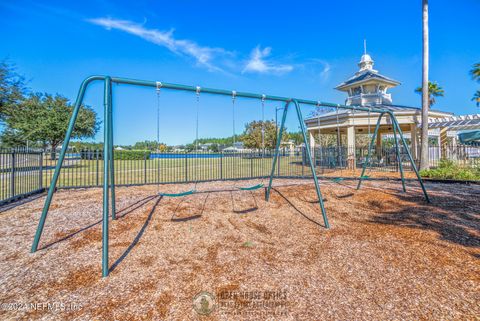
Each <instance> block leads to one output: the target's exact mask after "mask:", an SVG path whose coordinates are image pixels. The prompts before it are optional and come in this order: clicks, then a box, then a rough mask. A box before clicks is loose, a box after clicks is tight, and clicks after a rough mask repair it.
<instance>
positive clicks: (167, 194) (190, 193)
mask: <svg viewBox="0 0 480 321" xmlns="http://www.w3.org/2000/svg"><path fill="white" fill-rule="evenodd" d="M196 192H197V191H196V190H194V189H191V190H189V191H185V192H180V193H158V195H160V196H165V197H182V196H187V195H192V194H195V193H196Z"/></svg>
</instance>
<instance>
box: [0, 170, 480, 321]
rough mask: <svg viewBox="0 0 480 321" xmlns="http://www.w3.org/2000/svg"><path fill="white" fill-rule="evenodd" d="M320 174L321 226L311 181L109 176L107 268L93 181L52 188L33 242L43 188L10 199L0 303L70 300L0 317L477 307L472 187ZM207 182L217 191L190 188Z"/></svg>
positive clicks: (394, 314) (337, 314)
mask: <svg viewBox="0 0 480 321" xmlns="http://www.w3.org/2000/svg"><path fill="white" fill-rule="evenodd" d="M393 174H395V173H393ZM393 174H391V175H393ZM389 175H390V174H389ZM397 175H398V174H397ZM257 183H258V181H250V182H244V183H242V184H245V186H247V185H255V184H257ZM320 183H321V187H322V194H323V195H322V196H323V199H324V203H325V208H326V210H327V213H328V218H329V221H330V224H331V229H329V230H327V229H325V228H324V223H323V219H322V215H321V213H320V211H319V202H318V198H317V195H316V192H315V188H314V185H313V184H312V182H311V181H309V180H275V185H276V186H275V188H274V189H273V190H272V194H271V197H270V202H266V201H265V200H264V190H257V191H254V192H246V191H241V192H240V191H238V190H237V189H236V188H235V186H234V185H233V183H231V182H215V183H199V184H198V186H197V190H198V191H200V193H197V194H193V195H190V196H187V197H184V198H166V197H164V198H160V197H158V196H157V194H156V190H157V187H156V186H138V187H130V188H118V189H117V191H116V192H117V193H116V195H117V204H116V205H117V211H118V219H117V220H114V221H112V220H110V221H109V225H110V228H109V242H110V253H109V266H110V269H111V273H110V276H109V277H108V278H102V277H101V250H102V221H101V217H102V206H101V203H100V202H101V190H100V189H84V190H61V191H59V192H57V193H56V195H55V197H54V204H52V205H53V206H52V207H51V211H50V213H49V217H48V218H47V223H46V225H45V229H44V235H43V236H42V240H41V246H40V247H41V250H40V251H38V252H36V253H34V254H31V253H29V250H30V246H31V241H32V238H33V235H34V233H35V228H36V226H37V222H38V218H39V215H40V211H41V207H42V202H43V201H44V198H37V199H31V200H28V201H25V202H22V203H21V204H20V203H19V205H17V206H13V207H11V206H10V208H9V209H7V210H5V211H4V212H3V213H2V214H1V215H0V242H1V244H2V246H1V248H0V258H1V260H0V303H2V304H3V303H31V302H36V303H55V302H57V303H62V304H63V305H64V306H67V307H68V308H69V309H68V310H58V311H57V310H55V311H53V310H50V309H32V308H26V309H16V310H9V309H6V310H4V311H2V318H4V319H45V320H63V319H96V320H112V319H116V320H133V319H135V320H142V319H144V320H165V319H168V320H178V319H182V320H187V319H213V320H223V319H268V318H270V319H278V320H308V319H317V320H318V319H340V320H345V319H352V318H353V319H358V320H370V319H372V318H373V319H435V320H452V319H475V318H477V317H478V315H480V308H479V306H478V301H479V296H478V289H479V288H480V276H479V275H480V264H479V263H480V262H479V260H480V214H479V211H478V204H476V203H475V202H474V201H473V200H477V199H480V186H477V185H471V186H467V185H447V184H432V183H428V184H427V188H428V190H429V193H430V196H431V199H432V203H431V204H428V203H426V202H425V201H424V199H423V197H422V193H421V189H420V188H419V186H418V184H417V183H415V182H408V184H407V193H402V189H401V184H400V182H398V181H377V180H368V181H365V182H364V185H363V187H362V189H361V190H359V191H357V190H356V182H355V181H348V180H344V181H342V182H338V183H335V182H333V181H331V180H321V182H320ZM186 189H188V186H186V185H181V184H179V185H168V186H160V191H165V192H166V191H168V192H179V191H183V190H186ZM209 190H215V192H202V191H209ZM203 291H206V292H208V293H211V294H212V295H214V296H215V300H216V304H217V306H216V308H215V310H214V311H213V312H212V313H211V315H210V316H208V317H203V316H200V315H199V314H197V312H196V311H195V310H194V309H193V301H192V300H193V298H194V297H195V296H196V295H197V294H198V293H200V292H203ZM273 306H275V308H272V307H273ZM72 307H73V308H72ZM254 307H255V308H254ZM259 307H261V308H259ZM231 313H240V314H237V315H235V314H231ZM241 313H247V314H245V315H244V314H241ZM248 313H250V314H248ZM252 313H256V314H252Z"/></svg>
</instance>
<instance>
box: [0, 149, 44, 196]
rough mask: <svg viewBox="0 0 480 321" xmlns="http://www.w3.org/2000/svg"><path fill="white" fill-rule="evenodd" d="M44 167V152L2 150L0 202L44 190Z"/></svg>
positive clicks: (0, 156) (0, 151) (0, 152)
mask: <svg viewBox="0 0 480 321" xmlns="http://www.w3.org/2000/svg"><path fill="white" fill-rule="evenodd" d="M43 169H44V167H43V153H42V152H38V151H31V150H26V149H12V150H0V202H1V203H3V202H9V201H12V200H15V199H17V198H19V197H23V196H26V195H30V194H33V193H37V192H40V191H43V187H44V175H43V174H44V173H43Z"/></svg>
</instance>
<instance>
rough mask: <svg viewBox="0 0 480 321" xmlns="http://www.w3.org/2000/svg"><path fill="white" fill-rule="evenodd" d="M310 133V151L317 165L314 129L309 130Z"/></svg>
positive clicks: (314, 164) (314, 163)
mask: <svg viewBox="0 0 480 321" xmlns="http://www.w3.org/2000/svg"><path fill="white" fill-rule="evenodd" d="M308 133H309V134H310V153H311V155H312V162H313V166H316V165H317V164H316V162H315V135H314V134H313V130H311V131H309V132H308ZM319 143H320V142H319Z"/></svg>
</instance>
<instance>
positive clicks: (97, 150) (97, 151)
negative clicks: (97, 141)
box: [95, 149, 100, 186]
mask: <svg viewBox="0 0 480 321" xmlns="http://www.w3.org/2000/svg"><path fill="white" fill-rule="evenodd" d="M95 154H96V155H97V164H96V165H97V179H96V181H97V184H96V186H98V185H99V183H100V182H99V181H98V171H99V168H98V167H99V163H98V149H97V151H96V153H95Z"/></svg>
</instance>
